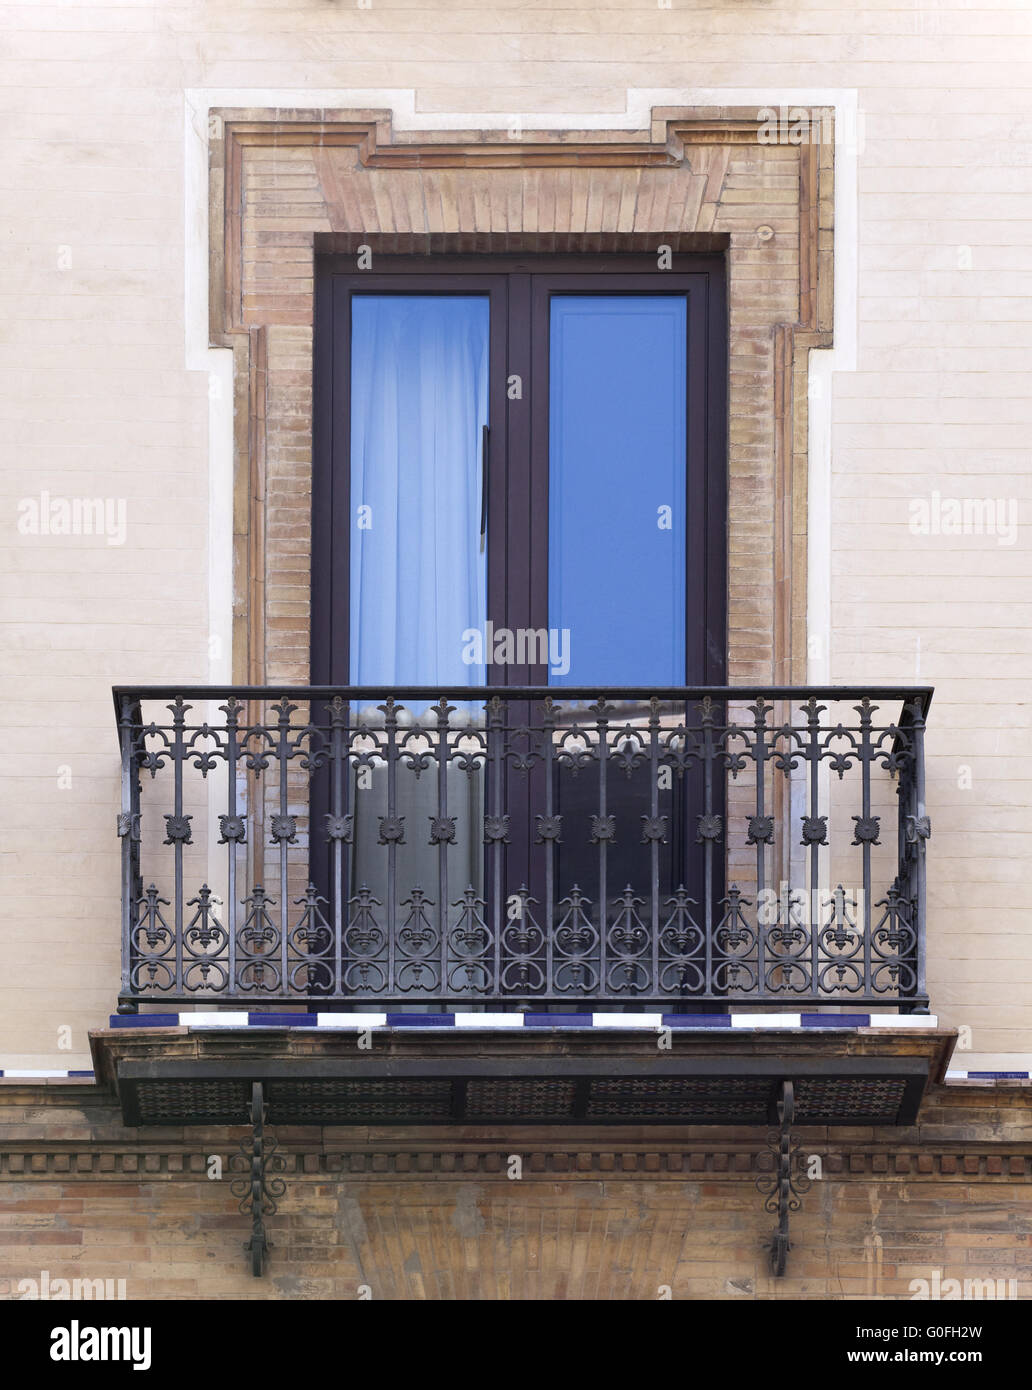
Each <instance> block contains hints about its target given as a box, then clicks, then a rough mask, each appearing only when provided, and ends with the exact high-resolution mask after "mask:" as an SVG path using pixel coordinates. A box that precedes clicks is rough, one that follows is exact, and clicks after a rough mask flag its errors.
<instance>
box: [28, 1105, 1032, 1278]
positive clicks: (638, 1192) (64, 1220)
mask: <svg viewBox="0 0 1032 1390" xmlns="http://www.w3.org/2000/svg"><path fill="white" fill-rule="evenodd" d="M1028 1097H1029V1087H1028V1085H1027V1084H1026V1085H1024V1086H1022V1085H1021V1084H1019V1083H1011V1084H1010V1085H1007V1084H1005V1083H998V1084H996V1085H984V1084H982V1085H975V1084H973V1083H967V1084H961V1085H957V1086H949V1087H945V1088H943V1087H940V1088H937V1089H936V1090H934V1091H933V1092H932V1094H931V1096H930V1098H929V1100H928V1101H927V1102H926V1104H925V1106H924V1108H923V1110H922V1113H921V1115H920V1117H919V1123H918V1124H917V1125H915V1126H913V1127H911V1128H907V1129H901V1130H877V1129H869V1128H868V1129H861V1128H857V1129H850V1130H844V1129H839V1130H834V1131H830V1132H829V1131H825V1130H819V1129H812V1130H800V1131H798V1135H797V1138H798V1142H799V1146H800V1151H801V1153H802V1154H804V1155H806V1156H809V1155H811V1154H815V1155H818V1156H820V1158H821V1162H822V1167H823V1176H822V1177H821V1178H820V1180H818V1181H815V1182H813V1184H812V1186H811V1187H810V1189H809V1191H808V1192H806V1193H805V1194H804V1195H803V1199H802V1209H801V1210H800V1211H799V1212H797V1213H795V1214H793V1216H792V1218H791V1221H792V1227H791V1229H792V1251H791V1253H790V1255H789V1266H788V1273H787V1275H786V1277H785V1278H783V1279H780V1280H775V1279H773V1278H772V1277H771V1275H770V1272H769V1269H768V1266H767V1253H766V1250H765V1245H766V1242H767V1241H768V1240H769V1237H770V1233H771V1230H772V1228H773V1225H774V1222H775V1218H774V1217H773V1216H771V1215H770V1214H768V1213H766V1212H765V1211H764V1210H763V1197H762V1195H761V1194H760V1193H759V1192H758V1191H757V1189H756V1179H757V1177H762V1176H763V1175H765V1174H766V1173H767V1172H769V1154H768V1151H767V1149H766V1147H765V1136H764V1134H763V1133H762V1132H759V1131H756V1130H748V1129H746V1130H730V1129H717V1128H715V1129H694V1130H686V1129H679V1130H678V1129H663V1128H656V1129H631V1128H627V1129H624V1128H620V1129H611V1130H604V1131H599V1130H597V1129H596V1130H594V1131H591V1132H589V1131H585V1130H554V1129H553V1130H551V1131H549V1130H530V1131H527V1130H522V1131H521V1130H510V1131H508V1132H487V1131H476V1130H460V1131H458V1132H457V1133H456V1132H454V1131H453V1132H451V1133H450V1134H449V1133H448V1132H446V1131H441V1130H427V1129H419V1130H408V1131H406V1130H397V1131H393V1130H378V1131H369V1130H347V1129H287V1128H285V1127H282V1128H280V1129H279V1130H278V1132H277V1133H278V1138H279V1140H280V1144H281V1149H282V1152H283V1153H284V1154H285V1155H286V1158H287V1171H286V1173H285V1175H284V1176H285V1181H286V1193H285V1195H284V1197H283V1198H282V1199H281V1201H280V1204H279V1211H278V1212H277V1213H276V1214H275V1215H274V1216H271V1217H270V1218H269V1219H268V1230H269V1234H270V1236H271V1239H272V1241H273V1242H274V1248H273V1250H272V1253H271V1257H270V1264H269V1268H268V1272H267V1274H266V1276H265V1277H264V1278H263V1279H262V1280H256V1279H254V1278H253V1277H252V1275H251V1274H250V1272H249V1269H248V1267H247V1265H246V1262H245V1256H244V1252H243V1249H242V1244H243V1241H244V1240H245V1239H246V1237H247V1235H248V1234H249V1218H248V1217H247V1216H243V1215H241V1214H240V1213H239V1212H238V1210H237V1203H236V1199H235V1198H234V1197H233V1196H232V1195H231V1193H230V1192H229V1190H228V1179H229V1169H228V1157H229V1155H230V1154H231V1153H233V1152H235V1151H236V1148H237V1143H238V1141H239V1139H241V1138H243V1137H244V1131H242V1130H238V1131H230V1130H224V1129H223V1130H214V1129H211V1130H206V1129H200V1128H198V1129H190V1130H177V1129H145V1130H140V1131H133V1130H126V1129H124V1128H123V1127H122V1125H121V1123H120V1119H119V1116H118V1111H117V1109H116V1108H115V1107H114V1106H113V1104H112V1103H111V1101H110V1098H109V1097H107V1096H106V1095H105V1094H104V1093H103V1092H99V1091H98V1090H97V1088H95V1087H93V1086H89V1085H81V1086H78V1087H76V1086H74V1085H68V1084H65V1085H51V1086H42V1085H35V1086H30V1085H27V1084H24V1083H23V1084H21V1085H15V1084H14V1083H10V1082H6V1083H0V1138H2V1143H3V1148H2V1155H0V1230H2V1237H0V1298H12V1297H17V1296H18V1281H19V1280H21V1279H23V1278H33V1279H39V1278H40V1275H41V1272H42V1271H43V1270H47V1271H48V1272H49V1277H50V1279H51V1280H54V1279H59V1278H64V1279H74V1278H77V1277H78V1278H93V1279H108V1278H110V1279H114V1280H118V1279H125V1280H126V1293H127V1296H128V1297H130V1298H133V1297H142V1298H159V1297H171V1298H186V1299H190V1298H220V1297H221V1298H246V1297H251V1298H307V1299H322V1298H333V1299H352V1298H359V1297H362V1296H371V1297H373V1298H374V1299H477V1298H483V1299H562V1298H583V1299H599V1298H600V1299H646V1300H650V1299H657V1298H660V1297H662V1296H665V1295H664V1286H666V1288H668V1289H669V1291H670V1296H672V1297H673V1298H688V1297H691V1298H720V1299H734V1298H745V1299H750V1298H777V1297H784V1298H801V1297H802V1298H829V1297H832V1298H840V1297H847V1298H848V1297H854V1298H870V1297H875V1298H890V1299H907V1298H910V1297H911V1296H912V1294H913V1293H914V1292H915V1289H913V1288H912V1287H911V1281H913V1280H925V1281H926V1282H927V1283H928V1284H929V1286H934V1280H935V1278H936V1271H938V1279H939V1287H940V1288H941V1287H943V1281H945V1280H948V1279H958V1280H960V1281H961V1284H963V1281H964V1280H974V1279H978V1280H986V1279H992V1280H1002V1281H1004V1282H1003V1284H1002V1285H1001V1286H1000V1289H1001V1291H1004V1292H1006V1291H1008V1290H1009V1287H1010V1286H1009V1284H1008V1282H1007V1281H1010V1280H1016V1281H1017V1294H1018V1296H1019V1297H1021V1298H1028V1297H1030V1296H1032V1120H1030V1118H1029V1108H1028ZM213 1154H217V1155H220V1156H221V1157H222V1158H223V1161H224V1170H223V1171H224V1176H223V1178H222V1180H221V1181H219V1180H212V1179H209V1178H208V1176H207V1172H208V1169H209V1162H210V1156H211V1155H213ZM512 1155H518V1156H519V1157H520V1159H521V1161H522V1176H521V1177H520V1178H518V1179H514V1178H510V1177H509V1176H508V1174H509V1171H510V1159H511V1156H512ZM363 1286H365V1288H366V1289H368V1291H369V1294H363V1291H362V1290H363Z"/></svg>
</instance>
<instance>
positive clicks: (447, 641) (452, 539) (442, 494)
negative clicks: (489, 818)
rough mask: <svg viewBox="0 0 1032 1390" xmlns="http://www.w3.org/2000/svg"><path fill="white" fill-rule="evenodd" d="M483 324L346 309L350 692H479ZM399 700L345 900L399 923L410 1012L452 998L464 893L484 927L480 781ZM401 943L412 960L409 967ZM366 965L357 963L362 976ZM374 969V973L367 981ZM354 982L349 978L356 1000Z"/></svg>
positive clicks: (457, 717)
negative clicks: (397, 726)
mask: <svg viewBox="0 0 1032 1390" xmlns="http://www.w3.org/2000/svg"><path fill="white" fill-rule="evenodd" d="M489 322H490V301H489V299H488V298H487V296H465V297H461V296H451V295H372V294H371V295H360V296H355V298H354V299H353V301H352V320H351V324H352V326H351V504H352V520H351V525H352V545H351V572H350V622H351V630H350V672H351V683H352V684H353V685H368V686H374V687H379V689H381V690H383V689H384V688H385V687H397V686H401V687H404V686H434V687H438V688H440V687H444V686H471V685H483V684H484V683H485V680H484V676H485V667H484V664H483V662H482V660H481V661H477V660H471V659H470V658H471V655H473V656H477V657H479V656H480V655H481V653H482V648H481V646H480V644H479V643H473V642H471V632H472V631H474V630H475V631H476V632H478V633H481V634H482V633H483V631H484V626H485V620H486V616H487V611H486V610H487V582H486V573H487V572H486V553H485V551H484V549H482V548H481V544H480V500H481V499H480V487H481V437H482V429H483V426H484V425H485V424H486V423H487V410H488V366H489V351H488V347H489ZM399 698H400V700H401V702H402V703H403V704H404V707H405V712H404V714H403V715H402V716H401V724H402V728H401V731H400V733H399V735H398V738H399V743H401V744H403V746H404V751H405V753H406V754H407V756H402V757H398V758H397V759H395V760H394V761H393V763H392V765H391V766H389V765H388V760H387V759H385V758H384V757H383V756H382V754H381V753H379V752H376V753H374V754H373V755H372V756H370V757H369V758H368V761H367V762H365V763H364V764H362V765H361V766H359V765H358V764H357V760H356V763H355V764H354V765H353V766H352V769H351V777H350V784H349V788H348V799H349V805H350V806H351V807H352V808H353V812H354V830H353V834H354V844H353V847H352V849H351V851H350V856H349V857H350V869H349V890H350V892H351V893H352V894H355V893H357V892H359V890H361V889H363V888H364V889H368V890H369V893H370V894H371V895H372V900H373V902H374V906H373V907H372V909H370V912H371V915H370V917H369V919H368V921H367V922H366V925H367V926H368V925H369V924H370V923H375V925H376V927H377V930H379V931H381V932H385V931H386V927H387V924H388V923H390V922H391V921H393V922H394V923H395V936H396V941H395V945H396V947H397V950H398V952H399V963H398V965H397V971H398V981H400V983H399V984H398V988H401V989H404V990H405V991H407V992H408V994H409V998H410V999H412V1000H415V1001H418V1000H419V999H420V998H421V997H424V998H425V997H427V996H428V995H429V996H435V995H436V996H437V997H439V996H440V995H441V994H443V993H445V992H447V990H446V985H447V979H446V977H447V975H448V973H449V968H450V967H449V964H448V958H447V952H446V946H445V943H446V942H447V941H449V940H450V933H451V931H452V930H453V928H454V926H455V923H456V921H457V920H458V915H459V909H456V907H455V903H456V900H457V899H459V898H460V897H461V894H462V893H463V891H464V890H465V889H466V888H471V889H472V890H473V892H474V893H475V894H476V895H477V897H476V901H477V904H478V910H479V911H480V912H481V913H482V912H483V868H482V862H481V861H482V845H483V765H482V759H481V760H479V761H477V760H476V759H473V760H472V761H471V760H468V759H467V760H466V761H465V762H463V761H462V760H461V758H460V754H461V752H462V744H461V735H459V734H457V733H454V732H453V733H452V734H451V735H450V736H446V738H447V739H448V742H447V746H446V748H445V757H444V759H443V760H442V759H440V758H439V756H438V752H439V746H440V743H441V736H440V734H439V732H438V730H437V719H436V717H435V715H434V714H433V711H432V710H431V708H430V705H429V702H427V701H422V702H415V701H413V700H410V699H406V698H405V697H404V694H402V695H401V696H400V697H399ZM381 703H382V697H379V696H378V697H377V698H374V699H373V700H370V701H368V702H366V703H365V705H364V707H363V708H362V710H361V720H362V722H363V723H364V724H365V725H366V726H367V727H368V728H369V729H370V730H371V731H373V736H374V737H375V731H376V730H377V727H378V726H379V727H380V729H381V733H380V739H381V747H382V738H383V735H382V723H383V716H382V714H381V713H380V712H379V711H378V709H377V708H376V707H377V706H378V705H379V704H381ZM453 704H456V705H457V706H458V707H457V708H456V710H455V713H454V714H453V715H452V717H451V723H452V729H453V730H454V729H455V728H456V726H459V725H463V724H469V723H470V722H471V721H475V720H476V719H477V717H478V716H477V714H476V713H475V709H480V708H482V706H476V707H474V706H473V705H469V706H466V705H465V704H464V702H453ZM368 746H369V747H374V746H375V745H374V743H373V741H372V739H370V740H369V741H368ZM354 751H357V752H361V751H362V746H359V747H357V749H356V750H354ZM424 756H425V763H424V762H422V761H421V759H422V758H423V757H424ZM442 761H443V763H444V765H443V767H442ZM439 816H443V817H444V818H445V822H444V823H445V824H447V823H449V822H450V825H451V838H450V840H449V839H446V840H445V841H443V842H435V841H433V840H432V839H431V835H430V828H431V823H432V822H433V821H434V819H435V818H436V817H439ZM396 817H400V820H401V823H402V824H403V825H404V826H405V832H404V835H403V837H402V839H401V840H400V841H399V842H398V843H396V844H393V845H391V846H390V847H389V848H388V847H387V846H386V842H385V841H384V839H383V838H382V837H381V833H380V827H381V824H382V822H383V820H384V819H385V818H392V819H393V818H396ZM392 866H393V867H392ZM356 940H357V938H356ZM383 940H384V941H386V936H385V935H384V937H383ZM406 942H408V943H409V944H410V945H411V947H412V950H411V958H410V959H409V958H407V957H406V958H405V959H406V961H407V963H405V964H402V963H401V960H402V956H403V955H404V950H405V943H406ZM399 943H400V944H399ZM353 944H354V943H353V942H352V941H351V939H350V938H349V939H348V941H347V942H346V943H345V945H346V948H350V947H351V946H352V945H353ZM366 948H368V942H367V943H366ZM384 949H385V950H386V947H384ZM442 952H444V953H445V954H444V958H442ZM362 964H363V961H362V959H360V958H359V957H356V964H355V971H356V972H359V966H361V965H362ZM367 964H368V963H367ZM381 966H383V962H381V963H380V966H376V967H373V966H370V967H369V969H370V972H371V973H370V974H369V979H375V978H377V976H376V971H377V969H379V968H381ZM384 968H385V967H384ZM359 978H360V972H359V973H356V974H355V976H354V979H352V977H351V976H348V979H349V982H350V983H351V985H352V987H355V988H358V987H359V986H358V984H357V981H358V980H359ZM361 978H365V977H361ZM450 992H452V993H454V992H456V991H455V989H454V988H453V989H452V990H451V991H450Z"/></svg>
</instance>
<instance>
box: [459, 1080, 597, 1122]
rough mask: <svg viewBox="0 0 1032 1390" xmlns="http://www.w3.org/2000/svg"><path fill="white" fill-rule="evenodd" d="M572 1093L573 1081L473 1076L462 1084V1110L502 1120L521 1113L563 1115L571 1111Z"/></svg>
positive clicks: (552, 1117) (574, 1090)
mask: <svg viewBox="0 0 1032 1390" xmlns="http://www.w3.org/2000/svg"><path fill="white" fill-rule="evenodd" d="M575 1093H576V1083H575V1082H573V1081H560V1080H554V1081H553V1080H547V1081H540V1080H538V1081H527V1080H522V1079H515V1080H512V1081H488V1080H477V1079H474V1080H472V1081H470V1082H469V1083H468V1084H467V1087H466V1114H467V1115H469V1116H477V1117H483V1118H485V1119H503V1120H504V1119H507V1118H516V1117H522V1116H525V1115H532V1116H534V1117H535V1118H538V1117H540V1118H542V1119H550V1120H551V1119H567V1118H568V1117H569V1116H571V1115H572V1114H573V1104H574V1098H575Z"/></svg>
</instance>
